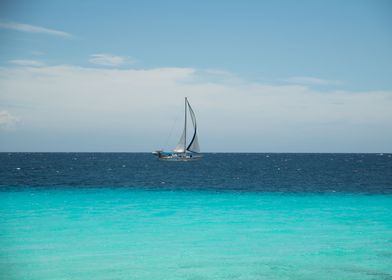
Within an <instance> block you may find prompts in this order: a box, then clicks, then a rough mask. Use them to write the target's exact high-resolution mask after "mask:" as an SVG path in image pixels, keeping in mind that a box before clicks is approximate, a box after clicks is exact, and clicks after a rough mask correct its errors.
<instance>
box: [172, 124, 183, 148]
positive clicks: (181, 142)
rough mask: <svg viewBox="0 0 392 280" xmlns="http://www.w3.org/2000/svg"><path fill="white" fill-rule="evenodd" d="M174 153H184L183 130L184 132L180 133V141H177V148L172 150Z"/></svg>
mask: <svg viewBox="0 0 392 280" xmlns="http://www.w3.org/2000/svg"><path fill="white" fill-rule="evenodd" d="M173 151H174V152H176V153H183V152H185V128H184V131H183V132H182V135H181V137H180V140H179V141H178V144H177V146H176V147H175V148H174V150H173Z"/></svg>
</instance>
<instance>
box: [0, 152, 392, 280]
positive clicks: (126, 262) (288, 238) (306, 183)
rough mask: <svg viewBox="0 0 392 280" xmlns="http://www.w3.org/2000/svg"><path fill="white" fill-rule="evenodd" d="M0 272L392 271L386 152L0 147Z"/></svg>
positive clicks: (384, 275)
mask: <svg viewBox="0 0 392 280" xmlns="http://www.w3.org/2000/svg"><path fill="white" fill-rule="evenodd" d="M0 279H11V280H14V279H15V280H19V279H20V280H22V279H26V280H60V279H61V280H63V279H64V280H65V279H83V280H89V279H94V280H100V279H107V280H115V279H118V280H120V279H124V280H125V279H135V280H139V279H140V280H142V279H143V280H144V279H146V280H158V279H159V280H165V279H167V280H177V279H178V280H179V279H188V280H202V279H211V280H212V279H239V280H245V279H246V280H251V279H252V280H256V279H268V280H275V279H276V280H280V279H298V280H302V279H309V280H311V279H321V280H323V279H333V280H340V279H369V280H370V279H392V155H391V154H296V153H288V154H283V153H249V154H245V153H216V154H213V153H207V154H205V155H204V158H203V159H202V160H200V161H194V162H165V161H159V160H157V158H156V157H154V156H153V155H151V154H148V153H0Z"/></svg>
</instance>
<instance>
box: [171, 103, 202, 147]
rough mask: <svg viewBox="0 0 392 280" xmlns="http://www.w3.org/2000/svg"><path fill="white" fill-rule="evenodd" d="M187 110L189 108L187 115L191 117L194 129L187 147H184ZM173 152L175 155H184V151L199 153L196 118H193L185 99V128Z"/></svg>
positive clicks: (190, 108)
mask: <svg viewBox="0 0 392 280" xmlns="http://www.w3.org/2000/svg"><path fill="white" fill-rule="evenodd" d="M187 108H189V114H190V116H191V120H192V125H193V129H194V130H193V135H192V138H191V141H190V142H189V144H188V146H187V145H186V138H187V137H186V127H187ZM173 151H174V152H176V153H185V152H186V151H189V152H192V153H199V152H200V146H199V140H198V139H197V125H196V116H195V113H194V112H193V109H192V107H191V105H190V104H189V102H188V99H187V98H185V126H184V130H183V132H182V134H181V137H180V140H179V141H178V144H177V146H176V147H175V148H174V150H173Z"/></svg>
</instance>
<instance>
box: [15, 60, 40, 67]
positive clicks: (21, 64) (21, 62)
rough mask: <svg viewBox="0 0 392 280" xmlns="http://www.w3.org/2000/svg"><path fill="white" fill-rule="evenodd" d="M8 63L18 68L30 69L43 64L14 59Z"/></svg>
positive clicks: (36, 61)
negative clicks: (28, 67) (27, 67)
mask: <svg viewBox="0 0 392 280" xmlns="http://www.w3.org/2000/svg"><path fill="white" fill-rule="evenodd" d="M9 63H12V64H15V65H18V66H30V67H41V66H44V65H45V64H44V63H43V62H41V61H38V60H30V59H15V60H10V61H9Z"/></svg>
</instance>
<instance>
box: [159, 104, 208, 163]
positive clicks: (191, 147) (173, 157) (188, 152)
mask: <svg viewBox="0 0 392 280" xmlns="http://www.w3.org/2000/svg"><path fill="white" fill-rule="evenodd" d="M188 111H189V115H190V117H191V121H192V126H193V135H192V137H191V138H190V139H191V140H190V142H189V143H187V115H188ZM153 154H155V155H156V156H158V159H160V160H168V161H190V160H198V159H201V158H202V154H201V153H200V146H199V140H198V138H197V125H196V116H195V113H194V112H193V109H192V107H191V105H190V104H189V101H188V98H186V97H185V125H184V130H183V132H182V134H181V137H180V140H179V141H178V144H177V146H176V147H175V148H174V150H173V151H172V152H164V151H163V150H157V151H155V152H153Z"/></svg>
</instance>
